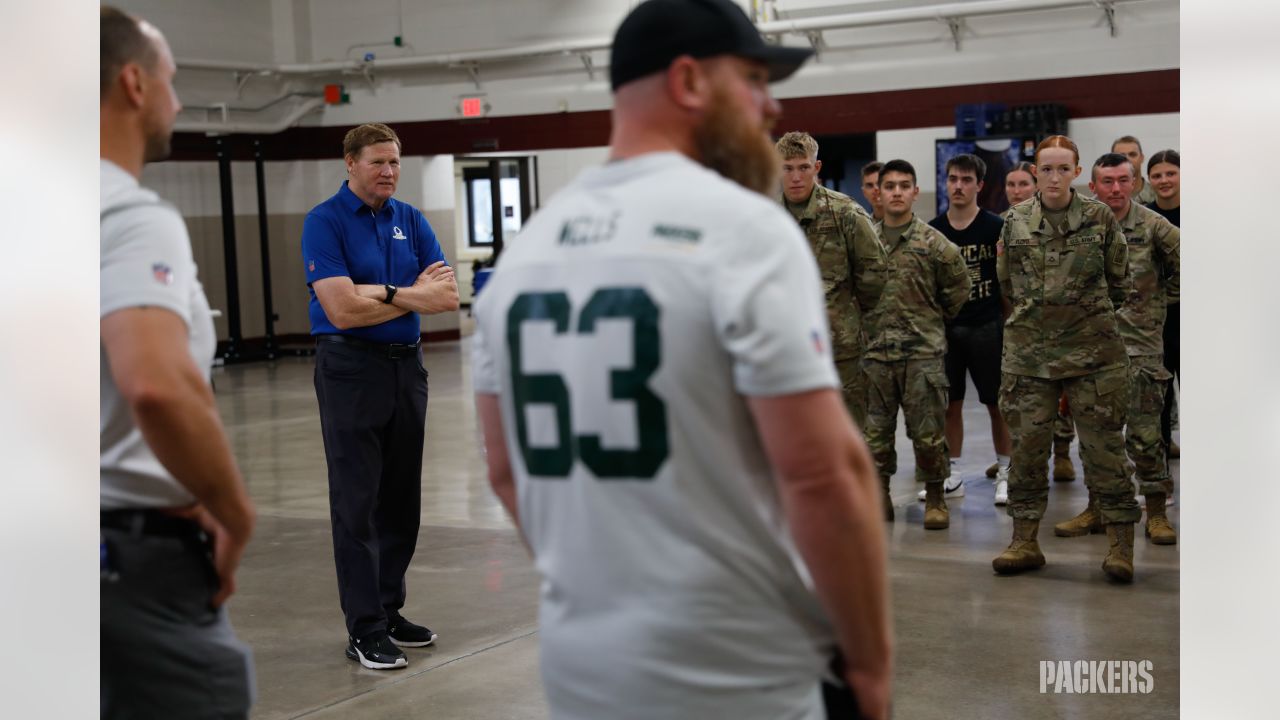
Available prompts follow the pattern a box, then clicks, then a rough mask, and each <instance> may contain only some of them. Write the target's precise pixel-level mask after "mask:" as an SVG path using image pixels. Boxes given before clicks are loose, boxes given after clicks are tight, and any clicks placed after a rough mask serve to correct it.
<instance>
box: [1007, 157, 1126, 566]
mask: <svg viewBox="0 0 1280 720" xmlns="http://www.w3.org/2000/svg"><path fill="white" fill-rule="evenodd" d="M1034 170H1035V175H1036V193H1035V195H1034V196H1033V197H1032V198H1031V199H1030V200H1028V201H1026V202H1023V203H1020V204H1018V205H1016V206H1014V207H1013V208H1011V209H1010V210H1009V212H1008V214H1007V215H1006V220H1005V225H1004V228H1003V229H1002V230H1001V233H1000V242H999V243H998V244H997V246H996V274H997V276H998V277H999V279H1000V287H1001V290H1002V291H1003V292H1005V293H1006V297H1007V298H1008V300H1009V302H1010V305H1011V308H1012V312H1011V313H1010V315H1009V318H1008V319H1007V320H1006V321H1005V329H1004V350H1003V355H1002V358H1001V382H1000V412H1001V413H1002V414H1003V415H1004V418H1005V420H1006V422H1008V424H1009V432H1010V434H1011V435H1012V437H1013V456H1012V461H1011V463H1010V469H1009V504H1008V506H1007V511H1008V513H1009V515H1010V516H1011V517H1012V518H1013V540H1012V542H1011V543H1010V545H1009V547H1008V549H1006V550H1005V551H1004V553H1002V554H1001V555H1000V556H999V557H997V558H996V559H995V560H994V561H992V567H993V568H995V571H996V572H998V573H1015V572H1021V571H1023V570H1031V569H1034V568H1038V567H1040V566H1042V565H1044V563H1045V559H1044V554H1043V553H1042V552H1041V551H1040V545H1039V543H1038V542H1037V533H1038V532H1039V528H1040V520H1041V518H1042V517H1043V516H1044V511H1045V508H1046V507H1047V505H1048V499H1049V477H1048V474H1047V472H1046V470H1047V465H1048V459H1049V450H1050V445H1051V443H1052V440H1053V424H1054V419H1055V418H1056V417H1057V412H1058V399H1059V398H1060V397H1061V396H1062V394H1063V393H1066V396H1067V398H1068V400H1069V402H1070V405H1071V408H1072V411H1073V415H1074V417H1075V422H1076V430H1077V432H1078V433H1079V435H1080V453H1081V461H1082V463H1083V465H1084V471H1085V478H1086V482H1087V484H1088V485H1089V491H1090V500H1091V507H1096V508H1097V513H1098V515H1099V518H1100V520H1101V524H1102V526H1103V527H1105V528H1106V532H1107V537H1108V539H1109V540H1110V545H1111V546H1110V550H1109V552H1108V553H1107V556H1106V559H1105V560H1103V563H1102V569H1103V571H1104V572H1106V574H1107V575H1108V576H1110V577H1112V578H1114V579H1116V580H1120V581H1124V582H1128V581H1131V580H1132V579H1133V524H1134V523H1135V522H1137V521H1138V520H1139V519H1140V518H1141V516H1142V511H1141V510H1140V509H1139V507H1138V501H1137V498H1136V497H1135V495H1134V487H1133V483H1132V482H1130V480H1129V471H1128V468H1127V467H1126V459H1125V445H1124V424H1125V413H1126V412H1127V409H1128V400H1129V370H1128V364H1129V360H1128V354H1127V353H1126V351H1125V345H1124V341H1123V340H1122V339H1121V337H1120V331H1119V328H1118V326H1117V323H1116V308H1118V307H1120V306H1121V305H1122V304H1123V303H1124V300H1125V297H1126V295H1127V294H1128V291H1129V263H1128V248H1127V245H1126V244H1125V238H1124V234H1123V233H1122V232H1121V230H1120V227H1119V225H1118V224H1117V223H1116V220H1115V216H1114V215H1113V213H1112V212H1111V208H1109V207H1107V206H1106V205H1105V204H1103V203H1101V202H1098V201H1097V200H1092V199H1089V198H1085V197H1082V196H1081V195H1080V193H1078V192H1076V191H1075V190H1074V189H1073V188H1072V187H1071V183H1072V181H1073V180H1075V179H1076V178H1077V177H1078V176H1079V175H1080V151H1079V150H1078V148H1077V147H1076V144H1075V143H1074V142H1072V140H1071V139H1070V138H1068V137H1066V136H1064V135H1054V136H1052V137H1049V138H1047V139H1045V140H1044V141H1043V142H1041V143H1040V145H1039V146H1038V147H1037V148H1036V154H1035V167H1034Z"/></svg>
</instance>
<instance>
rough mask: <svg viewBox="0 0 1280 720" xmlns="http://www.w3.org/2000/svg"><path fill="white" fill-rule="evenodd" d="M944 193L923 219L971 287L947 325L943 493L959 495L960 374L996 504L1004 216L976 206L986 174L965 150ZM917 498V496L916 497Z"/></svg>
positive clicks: (1004, 496)
mask: <svg viewBox="0 0 1280 720" xmlns="http://www.w3.org/2000/svg"><path fill="white" fill-rule="evenodd" d="M946 171H947V197H948V200H949V201H950V202H949V206H948V208H947V212H946V214H944V215H940V216H938V217H936V218H934V219H933V220H932V221H930V222H929V224H930V225H931V226H933V227H934V228H936V229H937V230H939V231H941V232H942V234H943V235H946V236H947V239H948V240H950V241H951V242H953V243H955V244H956V245H957V246H958V247H959V248H960V252H961V254H963V256H964V259H965V262H966V264H967V265H968V266H969V278H970V280H971V281H972V289H971V290H970V291H969V301H968V302H967V303H965V305H964V307H963V308H961V310H960V313H959V314H958V315H957V316H956V317H955V319H953V320H952V321H950V322H948V323H947V355H946V368H947V379H948V381H949V383H950V385H951V390H950V398H949V400H950V402H949V403H948V405H947V415H946V436H947V447H948V448H949V449H950V452H951V476H950V477H949V478H948V479H947V483H946V486H945V487H946V496H947V497H958V496H961V495H964V481H963V478H962V477H961V476H960V472H959V470H957V469H956V461H957V460H959V458H960V454H961V451H962V449H963V443H964V414H963V409H964V394H965V373H966V372H968V374H969V376H970V377H972V378H973V384H974V387H976V388H977V390H978V400H979V401H981V402H982V404H983V405H986V406H987V413H988V414H989V415H990V416H991V439H992V442H993V444H994V445H995V451H996V462H997V464H998V465H999V468H998V469H997V472H996V496H995V502H996V504H997V505H1004V504H1005V503H1006V502H1007V501H1008V487H1009V484H1008V477H1009V454H1010V453H1011V452H1012V450H1013V442H1012V440H1010V438H1009V427H1008V426H1007V425H1006V424H1005V422H1004V419H1003V418H1002V417H1001V416H1000V409H999V407H998V406H997V393H998V391H999V388H1000V352H1001V343H1002V341H1003V327H1004V315H1003V312H1002V310H1001V305H1000V283H999V281H998V280H997V279H996V241H997V240H998V239H999V237H1000V230H1001V228H1002V227H1004V220H1002V219H1001V218H1000V216H999V215H996V214H994V213H991V212H988V211H986V210H983V209H982V208H981V207H979V206H978V202H977V200H978V195H979V193H980V192H982V187H983V181H984V179H985V177H986V173H987V167H986V163H984V162H983V161H982V159H981V158H979V157H977V156H975V155H970V154H968V153H966V154H963V155H957V156H955V157H953V158H951V159H950V160H948V161H947V166H946ZM921 499H923V497H922V498H921Z"/></svg>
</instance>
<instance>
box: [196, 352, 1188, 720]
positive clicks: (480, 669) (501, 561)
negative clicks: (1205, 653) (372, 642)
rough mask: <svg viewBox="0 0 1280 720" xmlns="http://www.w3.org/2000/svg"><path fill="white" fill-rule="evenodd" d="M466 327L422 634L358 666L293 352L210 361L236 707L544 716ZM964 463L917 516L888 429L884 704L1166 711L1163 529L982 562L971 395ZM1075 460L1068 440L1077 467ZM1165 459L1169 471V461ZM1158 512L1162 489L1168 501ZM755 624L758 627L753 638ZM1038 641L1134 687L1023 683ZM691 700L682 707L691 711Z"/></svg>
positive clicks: (429, 495)
mask: <svg viewBox="0 0 1280 720" xmlns="http://www.w3.org/2000/svg"><path fill="white" fill-rule="evenodd" d="M469 349H470V341H469V340H467V339H464V340H463V341H460V342H448V343H438V344H434V345H431V346H429V347H428V351H427V353H426V356H425V361H426V365H427V368H428V370H429V371H430V374H431V380H430V402H429V405H428V419H427V440H426V447H425V451H424V470H423V490H422V517H423V521H422V532H421V534H420V538H419V541H418V549H417V554H416V556H415V559H414V563H413V566H412V567H411V568H410V571H409V576H408V585H409V600H408V605H407V606H406V608H405V610H404V613H405V615H406V616H408V617H409V618H411V619H414V620H417V621H418V622H422V623H425V624H428V625H430V626H431V627H432V629H434V630H435V631H436V632H438V633H439V634H440V638H439V640H438V641H437V643H436V645H435V646H434V647H432V648H427V649H412V648H410V649H407V650H406V652H407V654H408V656H409V667H408V668H407V669H404V670H399V671H391V672H375V671H371V670H365V669H363V668H362V667H360V666H359V665H358V664H357V663H354V662H351V661H349V660H347V659H346V658H345V657H344V656H343V649H344V647H345V644H346V633H345V630H344V627H343V622H342V615H341V612H340V611H339V608H338V599H337V589H336V581H335V576H334V569H333V558H332V546H331V543H330V537H329V514H328V489H327V484H326V473H325V460H324V451H323V448H322V446H321V442H320V424H319V418H318V415H317V410H316V399H315V394H314V391H313V388H312V367H313V366H312V361H311V359H309V358H290V359H285V360H281V361H278V362H275V363H258V364H249V365H239V366H233V367H229V368H223V369H219V370H218V371H217V372H216V374H215V382H216V384H217V396H218V403H219V409H220V411H221V413H222V417H223V420H224V422H225V423H226V426H227V431H228V433H229V435H230V437H231V441H232V444H233V447H234V450H235V453H236V456H237V458H238V459H239V461H240V465H241V468H242V469H243V471H244V475H245V478H246V480H247V482H248V485H249V489H250V492H251V494H252V496H253V499H254V502H255V503H256V504H257V507H258V512H259V524H258V530H257V534H256V535H255V537H254V540H253V542H252V544H251V545H250V547H249V550H248V552H247V553H246V555H245V558H244V563H243V566H242V568H241V571H240V575H239V582H240V590H239V592H238V593H237V595H236V596H235V597H234V598H233V599H232V601H231V604H230V612H231V617H232V622H233V623H234V625H235V627H236V629H237V632H238V633H239V635H240V637H241V638H242V639H244V640H245V641H246V642H248V643H249V644H250V645H251V646H252V648H253V651H254V656H255V662H256V664H257V682H258V701H257V705H256V706H255V711H254V717H256V718H261V719H263V720H266V719H268V718H271V719H275V718H301V717H306V718H382V717H423V718H433V719H434V720H444V719H446V718H466V719H467V720H483V719H488V718H494V719H498V718H511V719H513V720H515V719H520V720H525V719H529V720H532V719H535V718H545V717H547V716H548V714H547V708H546V705H545V703H544V702H543V700H542V692H541V688H540V684H539V679H538V633H537V625H536V605H537V578H536V576H535V574H534V573H533V571H532V570H531V567H530V564H529V561H528V558H527V556H526V554H525V551H524V549H523V547H522V545H521V544H520V541H519V540H518V539H517V537H516V536H515V533H514V531H513V530H512V529H511V527H510V525H509V523H508V521H507V519H506V516H505V514H504V512H503V511H502V509H501V507H500V506H499V505H498V503H497V501H496V500H495V499H494V498H493V496H492V495H491V493H490V492H489V489H488V486H487V482H486V479H485V470H484V462H483V459H482V456H481V452H480V449H479V447H480V444H479V435H478V431H477V428H476V421H475V413H474V410H473V408H472V398H471V382H470V369H469V362H468V357H469ZM965 420H966V423H967V424H966V455H965V458H964V459H963V461H962V465H961V467H962V469H963V471H964V474H965V477H966V480H967V483H968V485H967V488H966V490H967V494H966V496H965V497H964V498H962V499H958V500H953V501H951V528H950V529H949V530H945V531H932V532H925V531H924V529H923V527H922V525H921V523H922V514H923V503H919V502H917V501H916V499H915V495H916V491H917V490H918V487H919V486H917V485H915V483H914V482H913V481H912V469H913V463H912V460H911V457H912V456H911V448H910V444H909V441H908V440H907V438H906V435H905V433H904V432H903V431H902V430H901V428H900V430H899V437H898V452H899V457H900V460H899V465H900V466H901V468H902V469H901V470H900V471H899V473H898V475H897V477H895V478H894V481H893V497H894V501H895V505H896V506H897V508H898V519H897V522H895V523H894V524H893V527H892V530H891V532H890V538H891V542H890V556H891V557H890V565H889V571H890V575H891V577H892V588H893V607H894V619H895V625H896V641H897V675H896V682H895V696H894V704H895V717H897V718H1017V719H1018V720H1033V719H1035V718H1085V717H1123V718H1172V717H1176V716H1177V713H1178V680H1179V667H1178V586H1179V571H1178V547H1177V546H1173V547H1156V546H1153V545H1150V544H1148V543H1147V542H1146V541H1145V540H1142V539H1141V530H1139V532H1138V535H1139V540H1138V543H1137V550H1136V565H1137V573H1138V577H1137V581H1136V582H1135V583H1134V584H1133V585H1130V586H1123V585H1115V584H1112V583H1109V582H1107V581H1106V579H1105V578H1104V576H1103V574H1102V571H1101V569H1100V565H1101V561H1102V557H1103V555H1104V554H1105V552H1106V542H1107V541H1106V539H1105V536H1098V535H1095V536H1091V537H1085V538H1076V539H1062V538H1056V537H1054V536H1053V534H1052V531H1051V529H1050V528H1048V527H1047V524H1046V527H1045V528H1044V531H1042V533H1041V543H1042V548H1043V550H1044V553H1045V555H1046V557H1047V558H1048V565H1047V566H1046V567H1045V568H1043V569H1041V570H1040V571H1038V572H1035V573H1031V574H1028V575H1024V576H1018V577H998V576H996V575H994V574H993V573H992V571H991V564H990V563H991V559H992V558H993V557H994V556H995V555H996V554H998V553H999V552H1000V551H1001V550H1002V549H1003V548H1004V546H1005V545H1007V544H1008V539H1009V535H1010V530H1011V521H1010V519H1009V518H1008V516H1006V515H1005V514H1004V512H1003V509H1000V508H996V507H994V506H993V505H992V493H993V489H992V485H991V482H990V481H989V480H987V479H986V478H985V477H984V476H983V474H982V473H983V470H984V469H985V468H986V467H987V465H989V464H990V463H991V462H992V461H993V460H994V456H993V455H992V450H991V444H990V435H989V430H988V428H989V425H988V421H987V416H986V412H985V410H984V409H983V408H982V407H981V406H980V405H979V404H977V401H976V399H975V398H974V393H973V391H972V387H971V388H970V392H969V401H968V404H967V405H966V409H965ZM1078 467H1079V463H1078V459H1077V468H1078ZM1173 472H1174V476H1175V479H1176V478H1177V464H1176V463H1175V464H1174V467H1173ZM1084 496H1085V493H1084V488H1083V487H1082V485H1081V483H1080V482H1079V481H1077V482H1073V483H1055V484H1054V486H1053V488H1052V492H1051V495H1050V504H1049V516H1048V518H1047V520H1048V523H1052V522H1057V521H1059V520H1062V519H1064V518H1067V517H1070V516H1071V515H1073V514H1075V513H1076V512H1077V511H1079V510H1080V509H1081V508H1082V507H1083V503H1084ZM1170 515H1171V518H1172V519H1173V521H1174V523H1175V525H1176V524H1177V517H1178V512H1177V509H1176V507H1175V508H1174V509H1173V510H1172V512H1171V513H1170ZM768 633H769V629H768V628H761V629H760V637H761V651H762V652H767V651H768V644H769V643H768ZM1042 660H1072V661H1074V660H1150V661H1151V662H1152V664H1153V670H1152V672H1151V675H1152V676H1153V678H1154V690H1153V691H1152V692H1151V693H1150V694H1147V695H1123V694H1117V695H1101V694H1094V695H1075V694H1041V692H1040V661H1042ZM699 720H700V719H699Z"/></svg>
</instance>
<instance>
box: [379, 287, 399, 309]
mask: <svg viewBox="0 0 1280 720" xmlns="http://www.w3.org/2000/svg"><path fill="white" fill-rule="evenodd" d="M382 287H384V288H386V289H387V297H386V299H385V300H383V301H382V302H383V303H385V304H387V305H390V304H391V300H392V298H394V297H395V296H396V290H397V288H396V286H395V285H383V286H382Z"/></svg>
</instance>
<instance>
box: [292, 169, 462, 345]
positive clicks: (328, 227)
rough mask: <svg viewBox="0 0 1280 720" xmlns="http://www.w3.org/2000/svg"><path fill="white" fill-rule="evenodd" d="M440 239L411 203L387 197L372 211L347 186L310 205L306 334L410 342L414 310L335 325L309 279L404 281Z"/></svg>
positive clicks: (305, 235)
mask: <svg viewBox="0 0 1280 720" xmlns="http://www.w3.org/2000/svg"><path fill="white" fill-rule="evenodd" d="M440 260H444V253H443V252H442V251H441V250H440V243H439V242H437V241H436V234H435V233H434V232H432V230H431V226H430V225H429V224H427V219H426V218H425V217H423V216H422V213H421V212H419V211H418V209H417V208H415V207H413V206H412V205H409V204H408V203H403V202H400V201H398V200H396V199H395V198H390V199H388V200H387V202H386V203H385V204H383V206H382V209H381V210H379V211H377V212H374V210H373V208H371V207H369V206H368V205H365V204H364V201H363V200H361V199H360V198H358V197H356V194H355V193H353V192H351V190H350V189H349V188H347V183H346V181H343V183H342V187H340V188H338V192H337V193H335V194H334V196H333V197H331V198H329V199H328V200H325V201H324V202H322V203H320V204H319V205H317V206H315V207H314V208H312V210H311V212H309V213H307V219H306V220H305V221H304V222H303V224H302V264H303V267H304V268H305V269H306V272H307V289H308V290H310V292H311V307H310V315H311V334H312V335H321V334H344V335H351V336H353V337H358V338H361V339H363V340H369V341H372V342H382V343H414V342H417V341H418V338H420V337H421V333H422V329H421V327H422V326H421V324H420V320H419V318H418V314H417V313H413V312H410V313H406V314H404V315H401V316H400V317H398V318H395V319H393V320H388V321H386V322H384V323H381V324H379V325H370V326H369V327H360V328H351V329H350V330H339V329H338V328H336V327H334V326H333V323H331V322H329V318H328V316H326V315H325V314H324V308H323V307H322V306H321V305H320V301H319V300H318V299H317V298H316V291H315V289H314V288H312V287H311V283H313V282H315V281H317V280H323V279H325V278H329V277H340V276H346V277H349V278H351V282H353V283H355V284H356V285H387V284H390V285H395V286H396V287H409V286H410V285H412V284H413V281H414V280H416V279H417V278H418V275H419V274H420V273H421V272H422V271H423V270H425V269H426V268H427V266H429V265H431V264H432V263H434V262H438V261H440Z"/></svg>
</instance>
